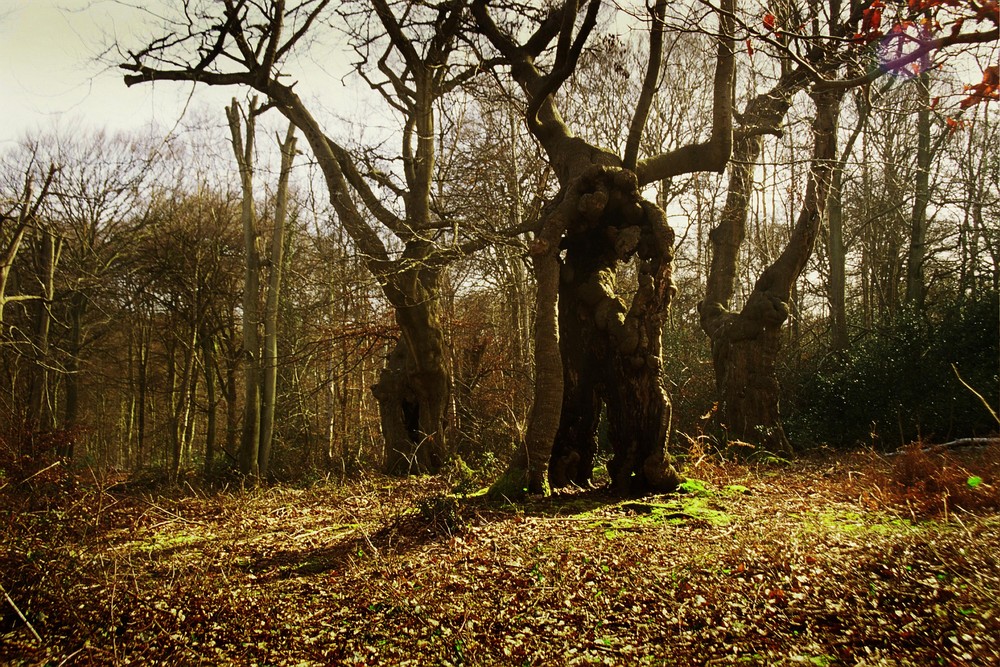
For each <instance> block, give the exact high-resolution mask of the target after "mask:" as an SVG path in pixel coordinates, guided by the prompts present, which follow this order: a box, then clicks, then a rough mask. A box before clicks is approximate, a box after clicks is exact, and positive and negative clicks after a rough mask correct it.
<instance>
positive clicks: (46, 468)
mask: <svg viewBox="0 0 1000 667" xmlns="http://www.w3.org/2000/svg"><path fill="white" fill-rule="evenodd" d="M61 463H62V460H61V459H60V460H58V461H56V462H55V463H53V464H51V465H48V466H46V467H44V468H42V469H41V470H39V471H38V472H36V473H35V474H33V475H30V476H28V477H25V478H24V479H22V480H21V481H20V482H18V484H24V483H25V482H27V481H28V480H29V479H32V478H35V477H38V476H39V475H41V474H42V473H43V472H45V471H46V470H51V469H52V468H55V467H56V466H57V465H60V464H61ZM9 485H10V482H6V483H5V484H4V485H3V486H0V491H3V490H4V489H6V488H7V487H8V486H9Z"/></svg>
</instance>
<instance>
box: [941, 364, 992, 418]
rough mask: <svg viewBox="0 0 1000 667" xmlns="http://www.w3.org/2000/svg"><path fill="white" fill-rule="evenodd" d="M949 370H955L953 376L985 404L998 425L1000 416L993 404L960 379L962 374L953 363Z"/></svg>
mask: <svg viewBox="0 0 1000 667" xmlns="http://www.w3.org/2000/svg"><path fill="white" fill-rule="evenodd" d="M951 370H953V371H955V377H957V378H958V381H959V382H961V383H962V386H963V387H965V388H966V389H968V390H969V391H971V392H972V393H973V394H974V395H975V396H976V398H978V399H979V400H980V401H982V403H983V405H984V406H986V409H987V410H989V412H990V414H991V415H993V419H994V420H996V423H997V425H1000V416H997V411H996V410H994V409H993V406H992V405H990V404H989V402H988V401H987V400H986V399H985V398H983V395H982V394H980V393H979V392H978V391H976V390H975V389H973V388H972V387H971V386H969V383H967V382H966V381H965V380H963V379H962V376H961V375H959V374H958V367H957V366H956V365H955V364H952V365H951Z"/></svg>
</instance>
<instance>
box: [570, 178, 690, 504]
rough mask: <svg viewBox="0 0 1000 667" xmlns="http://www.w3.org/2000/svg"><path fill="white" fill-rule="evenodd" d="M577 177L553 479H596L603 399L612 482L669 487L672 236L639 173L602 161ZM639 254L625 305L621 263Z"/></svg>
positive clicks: (675, 478) (626, 488)
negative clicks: (664, 348)
mask: <svg viewBox="0 0 1000 667" xmlns="http://www.w3.org/2000/svg"><path fill="white" fill-rule="evenodd" d="M581 180H583V182H584V183H585V185H584V187H582V188H581V191H580V196H579V197H578V198H577V199H576V210H577V212H576V215H575V216H574V217H573V218H572V220H571V223H570V225H569V228H568V230H567V232H566V235H565V238H564V240H563V243H562V246H563V248H565V250H566V256H565V260H564V264H563V268H562V276H561V284H560V296H559V298H560V309H559V310H560V329H561V330H562V331H564V332H565V334H564V339H563V340H564V345H563V346H562V351H563V354H562V358H563V364H564V374H563V375H564V382H565V392H564V399H563V409H562V420H561V423H560V428H559V432H558V434H557V436H556V439H555V443H554V446H553V451H552V461H551V463H550V481H551V483H552V485H553V486H562V485H565V484H568V483H575V484H578V485H580V486H586V485H589V484H590V481H591V475H592V472H593V459H594V454H595V452H596V448H597V443H596V430H597V422H598V419H599V415H600V410H601V403H602V402H603V403H604V405H605V406H606V408H607V418H608V435H609V438H610V441H611V446H612V450H613V452H614V454H613V457H612V459H611V461H610V463H609V465H608V471H609V473H610V474H611V484H612V489H613V490H614V491H615V492H617V493H622V494H630V493H643V492H647V491H672V490H674V489H675V488H676V487H677V485H678V484H679V483H680V481H681V477H680V475H679V474H678V473H677V471H676V470H675V469H674V468H673V466H672V465H671V463H670V457H669V455H668V454H667V450H666V447H667V441H668V439H669V435H670V420H671V406H670V401H669V399H668V398H667V395H666V392H665V391H664V388H663V383H662V378H661V375H660V372H661V369H662V360H661V356H660V355H661V343H660V341H661V336H662V331H663V324H664V322H665V320H666V312H667V308H668V306H669V304H670V299H671V297H672V296H673V293H674V291H675V290H674V285H673V281H672V268H673V267H672V261H673V242H674V234H673V231H672V230H671V229H670V227H669V226H668V225H667V222H666V216H665V215H664V213H663V211H661V210H660V209H659V208H658V207H657V206H656V205H654V204H652V203H651V202H648V201H645V200H643V199H642V198H641V196H640V194H639V190H638V182H637V180H636V177H635V175H634V174H633V172H631V171H629V170H625V169H618V168H613V167H596V168H595V169H594V170H592V171H591V172H590V173H589V174H588V175H587V177H586V178H584V179H581ZM633 259H634V261H635V262H636V263H637V269H638V270H637V274H638V277H639V289H638V290H637V292H636V294H635V295H634V296H633V298H632V301H631V303H630V304H628V305H626V304H625V302H623V301H622V299H621V298H619V297H618V295H617V293H616V286H615V269H616V267H617V265H618V263H619V262H627V261H632V260H633Z"/></svg>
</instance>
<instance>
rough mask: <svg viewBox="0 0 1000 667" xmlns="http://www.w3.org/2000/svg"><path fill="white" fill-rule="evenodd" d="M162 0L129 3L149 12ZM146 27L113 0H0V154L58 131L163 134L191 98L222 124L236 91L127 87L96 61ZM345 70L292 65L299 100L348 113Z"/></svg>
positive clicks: (139, 40) (134, 40) (142, 18)
mask: <svg viewBox="0 0 1000 667" xmlns="http://www.w3.org/2000/svg"><path fill="white" fill-rule="evenodd" d="M162 1H164V0H135V3H134V4H137V5H138V4H141V5H143V6H146V7H149V6H150V5H153V4H156V3H158V2H162ZM166 1H167V2H172V1H173V0H166ZM146 21H147V18H146V15H145V14H144V13H143V12H141V11H138V10H135V9H130V8H129V7H128V6H127V4H126V3H122V2H115V1H114V0H0V150H3V149H4V148H5V147H8V146H10V144H11V142H16V141H18V140H20V139H21V138H22V137H23V136H24V135H25V133H29V132H36V131H42V132H45V131H51V130H52V129H53V128H56V127H59V128H62V129H64V130H69V129H72V128H73V127H74V126H76V125H85V126H88V127H108V128H109V129H115V130H117V129H136V128H140V127H144V126H147V125H148V124H149V123H150V122H151V121H154V120H155V121H156V122H157V123H158V124H159V126H160V127H161V128H162V130H163V131H164V132H166V131H168V130H170V129H171V128H173V127H174V126H175V125H176V123H177V121H178V120H179V119H180V117H181V115H182V112H183V109H184V108H185V105H188V102H189V99H190V104H189V105H188V106H189V109H191V110H202V111H205V110H207V112H208V113H211V112H214V111H216V110H217V111H218V115H219V119H220V124H224V122H225V121H224V118H225V116H224V114H223V112H222V109H223V107H224V106H225V104H226V103H227V102H228V100H230V99H231V98H232V97H233V96H234V95H238V96H239V95H242V93H241V91H238V90H236V89H233V88H228V89H209V88H208V87H205V86H199V87H197V88H195V92H194V95H193V96H192V95H191V93H192V86H191V85H190V84H182V83H174V82H162V83H157V84H155V85H149V84H143V85H139V86H134V87H132V88H127V87H126V86H125V84H124V83H123V81H122V72H121V71H120V70H118V69H117V68H113V67H110V68H109V67H108V66H107V65H101V64H100V63H98V62H96V58H97V56H98V55H99V54H100V52H101V51H102V49H103V48H105V47H106V46H107V45H108V44H110V43H111V42H112V41H113V40H114V38H115V37H116V36H117V38H118V39H119V41H120V42H121V43H122V44H127V45H129V46H132V47H138V46H140V45H142V44H144V43H145V40H144V35H146V34H148V33H149V28H148V27H147V24H146ZM329 53H330V52H329V51H328V52H327V54H329ZM338 55H339V54H338ZM339 57H340V58H343V56H339ZM112 60H113V61H114V62H117V61H118V60H119V58H118V57H115V58H113V59H112ZM344 67H345V63H341V65H340V67H339V68H337V67H335V66H333V64H331V62H330V61H329V60H327V61H325V62H324V63H322V64H319V63H316V62H308V61H306V62H302V61H300V62H298V63H296V67H295V69H296V71H297V72H299V73H300V74H301V76H303V77H304V78H307V79H309V80H308V81H306V80H303V81H302V87H300V88H298V90H299V91H300V94H301V93H302V92H303V91H306V94H308V91H310V90H314V91H325V92H327V93H330V94H331V95H330V97H331V98H332V101H328V105H333V106H338V107H340V108H341V110H342V112H345V113H350V112H351V111H350V109H343V107H342V103H343V102H344V101H345V99H344V98H347V102H348V104H350V103H351V102H353V103H354V104H359V103H360V101H359V100H358V98H357V96H356V95H350V96H349V95H344V93H343V90H344V89H343V86H342V83H341V81H340V77H342V76H343V73H344ZM334 69H339V71H338V72H334V71H332V70H334ZM323 70H326V71H323ZM319 94H320V93H319V92H316V95H319ZM323 97H326V95H323Z"/></svg>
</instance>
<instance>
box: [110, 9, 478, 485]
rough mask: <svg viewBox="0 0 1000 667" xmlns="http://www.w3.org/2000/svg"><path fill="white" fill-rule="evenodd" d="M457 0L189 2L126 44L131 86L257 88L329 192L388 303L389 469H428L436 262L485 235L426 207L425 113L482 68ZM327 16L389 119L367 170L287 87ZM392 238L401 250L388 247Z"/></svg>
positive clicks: (438, 414)
mask: <svg viewBox="0 0 1000 667" xmlns="http://www.w3.org/2000/svg"><path fill="white" fill-rule="evenodd" d="M467 16H468V7H467V3H466V2H462V1H459V2H453V1H443V2H432V3H416V2H389V0H372V2H371V3H357V4H355V3H335V2H331V0H299V1H297V2H286V1H285V0H266V1H264V2H249V1H248V0H221V1H212V0H192V1H191V2H187V3H184V11H183V12H181V13H179V15H178V16H177V17H176V22H175V23H172V24H170V27H169V28H168V30H167V33H166V34H165V35H164V36H163V37H162V38H160V39H157V40H154V41H152V42H150V43H149V44H147V45H146V46H145V47H143V48H141V49H138V50H135V51H129V52H128V62H126V63H124V64H122V65H121V67H122V69H124V70H126V71H127V72H128V74H126V76H125V83H126V84H127V85H129V86H132V85H136V84H140V83H146V82H154V81H190V82H196V83H202V84H205V85H210V86H242V87H245V88H249V89H253V90H255V91H257V92H258V93H260V94H262V95H264V96H266V106H268V107H273V108H276V109H277V110H278V111H279V112H280V113H281V114H283V115H284V116H285V117H286V118H287V119H288V120H290V121H291V122H292V123H293V124H294V125H295V126H296V127H297V128H298V129H299V130H300V131H301V132H302V135H303V136H304V137H305V140H306V142H307V143H308V144H309V147H310V149H311V150H312V153H313V155H314V156H315V159H316V161H317V163H318V165H319V167H320V169H321V170H322V172H323V177H324V179H325V182H326V186H327V190H328V192H329V196H330V201H331V203H332V205H333V208H334V209H335V211H336V213H337V215H338V216H339V218H340V222H341V224H342V225H343V226H344V228H345V229H346V230H347V232H348V233H349V234H350V236H351V239H352V241H353V243H354V245H355V247H356V248H357V251H358V252H359V253H360V254H361V255H362V256H363V257H364V261H365V263H366V265H367V267H368V269H369V270H370V271H371V272H372V274H373V275H374V276H375V277H376V279H377V280H378V282H379V284H380V285H381V287H382V290H383V292H384V294H385V296H386V298H387V299H388V300H389V302H390V303H391V304H392V306H393V308H394V310H395V314H396V321H397V323H398V325H399V328H400V331H401V335H400V338H399V341H398V344H397V346H396V348H395V350H394V351H393V352H392V353H391V354H390V355H389V358H388V360H387V363H386V366H385V368H384V370H383V372H382V375H381V377H380V379H379V381H378V383H377V384H376V385H375V386H374V387H373V392H374V394H375V396H376V398H377V399H378V402H379V406H380V412H381V423H382V433H383V436H384V438H385V447H386V468H387V469H388V470H389V471H390V472H396V473H408V472H420V471H434V470H436V469H438V468H439V467H440V466H441V465H442V464H443V463H444V461H445V460H446V458H447V457H448V456H449V453H450V451H449V447H448V445H447V443H446V441H445V426H446V416H447V415H446V413H447V407H448V404H449V400H448V399H449V391H450V380H449V371H448V368H447V355H446V354H445V351H444V336H443V334H442V329H441V324H440V321H439V312H440V304H439V294H440V277H441V271H442V268H443V267H444V266H446V265H447V264H448V263H449V262H450V261H452V260H454V259H455V258H456V257H459V256H462V255H464V254H466V253H468V252H470V251H471V250H473V249H477V248H479V247H481V246H482V245H483V244H484V241H483V240H482V239H478V238H470V237H468V236H465V232H464V228H462V227H461V226H459V229H458V230H457V234H456V233H455V231H454V230H455V221H454V220H451V219H446V216H442V215H440V213H439V210H438V208H437V206H436V202H435V197H434V196H433V189H432V184H433V182H434V178H435V159H436V156H435V150H436V140H437V129H436V114H437V109H438V107H439V105H440V104H441V100H442V99H443V98H444V97H445V96H447V95H448V94H449V93H450V92H452V91H453V90H454V89H456V88H457V87H459V86H460V85H462V84H463V83H464V82H466V81H468V80H469V79H471V78H472V77H473V76H475V75H476V74H477V73H478V72H480V71H481V68H482V63H480V62H479V61H478V60H477V59H475V58H474V57H468V54H467V53H466V52H465V51H461V52H460V51H459V50H458V49H457V47H458V46H459V43H460V37H461V35H462V32H463V29H464V27H465V24H466V22H467V21H466V19H467ZM330 25H339V26H344V27H345V30H346V31H347V32H349V33H350V34H349V40H350V41H351V43H352V46H353V48H354V49H355V51H356V53H357V54H358V55H359V57H360V64H359V65H358V66H357V69H358V72H359V74H360V75H361V76H362V77H363V78H364V79H365V81H366V82H367V83H368V84H369V85H370V86H371V87H372V88H373V89H374V90H375V91H377V92H378V93H379V94H381V95H382V97H383V99H384V101H385V105H386V107H385V108H386V109H387V111H388V112H390V113H393V114H395V115H396V117H397V118H398V119H399V121H400V125H401V130H400V132H399V134H398V137H399V141H400V144H399V145H400V149H399V153H398V154H397V155H396V156H394V157H393V158H392V159H391V160H390V161H389V164H393V163H394V164H395V165H397V166H395V167H393V168H391V169H389V170H388V171H387V170H384V169H378V168H369V167H371V166H372V165H370V164H369V163H368V162H367V161H366V160H364V159H361V158H360V157H358V156H355V155H352V153H351V152H349V151H348V150H347V149H346V148H345V147H344V146H343V145H342V144H341V143H338V142H337V141H336V140H335V139H334V138H333V137H332V136H331V135H330V134H328V133H327V131H326V129H325V128H324V126H323V124H322V123H321V122H320V121H319V120H318V119H317V117H316V116H315V115H314V114H313V112H312V110H311V109H310V107H309V105H308V104H307V103H306V102H305V101H304V100H303V99H302V98H301V97H300V96H299V94H298V92H297V91H296V89H295V87H296V80H295V78H294V76H293V72H292V71H291V62H292V61H293V60H294V57H295V56H297V55H301V52H303V51H304V50H305V49H306V48H308V46H309V44H310V43H311V42H314V41H315V40H316V39H318V38H319V36H320V35H321V31H322V30H324V29H329V26H330ZM387 236H393V237H395V239H396V240H397V242H398V244H399V245H401V246H402V251H401V252H394V251H393V250H392V248H391V247H390V246H389V245H388V244H387V241H386V239H387Z"/></svg>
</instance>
